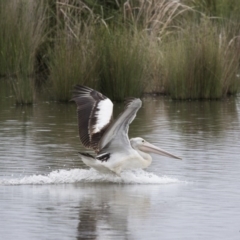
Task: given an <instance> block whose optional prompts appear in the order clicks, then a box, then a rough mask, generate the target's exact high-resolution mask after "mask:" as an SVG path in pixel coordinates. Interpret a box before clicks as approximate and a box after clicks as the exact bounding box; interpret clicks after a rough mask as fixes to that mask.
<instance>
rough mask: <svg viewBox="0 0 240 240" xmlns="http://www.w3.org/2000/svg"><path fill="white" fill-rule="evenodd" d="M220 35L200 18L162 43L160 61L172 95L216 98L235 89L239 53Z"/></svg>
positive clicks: (175, 97)
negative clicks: (162, 51) (167, 41)
mask: <svg viewBox="0 0 240 240" xmlns="http://www.w3.org/2000/svg"><path fill="white" fill-rule="evenodd" d="M223 35H224V34H223V32H222V33H221V34H220V32H219V29H218V28H217V27H216V26H215V25H212V24H211V22H210V21H209V20H207V21H205V20H203V22H201V23H200V24H194V25H193V26H192V27H191V28H190V29H187V30H186V32H184V33H180V34H179V35H177V37H175V38H174V40H172V41H171V42H170V43H167V44H166V52H165V53H164V58H163V65H164V71H165V77H166V79H167V80H166V82H167V85H168V89H169V93H170V95H171V97H172V98H173V99H219V98H222V97H225V96H226V95H227V94H228V93H234V91H232V92H231V91H230V88H231V87H232V88H234V89H235V93H236V92H237V90H236V85H235V84H236V71H237V68H238V65H237V59H238V60H239V55H237V54H236V53H235V52H234V51H235V50H234V48H231V49H230V48H229V42H228V40H227V38H225V37H223ZM233 55H234V56H235V58H234V59H232V57H233ZM230 86H231V87H230Z"/></svg>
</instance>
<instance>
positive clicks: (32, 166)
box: [0, 96, 240, 240]
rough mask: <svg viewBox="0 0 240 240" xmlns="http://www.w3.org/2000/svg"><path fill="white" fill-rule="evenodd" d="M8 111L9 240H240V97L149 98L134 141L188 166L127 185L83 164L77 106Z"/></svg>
mask: <svg viewBox="0 0 240 240" xmlns="http://www.w3.org/2000/svg"><path fill="white" fill-rule="evenodd" d="M121 109H122V105H117V106H116V112H119V111H120V110H121ZM0 110H1V113H0V170H1V171H0V214H1V217H0V239H7V240H8V239H24V240H25V239H26V240H28V239H29V240H30V239H31V240H32V239H49V240H50V239H54V240H55V239H97V240H108V239H129V240H133V239H136V240H139V239H162V240H165V239H166V240H167V239H182V240H188V239H191V240H192V239H197V240H198V239H204V240H206V239H211V240H215V239H216V240H221V239H223V240H226V239H231V240H234V239H236V240H237V239H240V157H239V156H240V146H239V143H240V120H239V117H240V99H239V98H235V99H234V98H233V99H227V100H223V101H212V102H208V101H206V102H174V101H170V100H169V99H167V98H147V99H144V105H143V108H142V109H141V110H140V111H139V113H138V115H137V118H136V119H135V121H134V122H133V123H132V125H131V127H130V136H132V137H134V136H141V137H143V138H145V139H146V140H148V141H149V142H151V143H153V144H155V145H157V146H159V147H161V148H163V149H165V150H167V151H170V152H172V153H173V154H175V155H178V156H181V157H182V158H183V160H182V161H179V160H175V159H169V158H165V157H159V156H157V155H153V163H152V165H151V166H150V167H149V168H148V169H147V170H135V171H126V172H124V173H122V177H121V178H120V177H117V176H111V175H104V174H100V173H98V172H97V171H95V170H93V169H88V168H87V167H85V166H84V165H83V164H82V162H81V161H80V160H79V157H78V155H77V152H78V151H79V150H81V151H82V150H84V149H83V148H82V147H81V146H80V144H79V140H78V135H77V124H76V109H75V105H74V104H72V105H67V104H57V103H49V102H41V103H39V104H37V105H34V107H16V106H14V104H13V102H12V99H11V98H6V97H4V96H2V97H1V99H0Z"/></svg>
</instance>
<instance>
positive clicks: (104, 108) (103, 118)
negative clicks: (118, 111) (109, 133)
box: [93, 98, 113, 133]
mask: <svg viewBox="0 0 240 240" xmlns="http://www.w3.org/2000/svg"><path fill="white" fill-rule="evenodd" d="M97 109H98V111H96V112H95V117H96V118H97V122H96V125H95V126H93V133H98V132H100V131H101V129H102V128H103V127H105V126H106V125H107V124H108V123H109V122H110V119H111V117H112V112H113V103H112V102H111V100H109V99H108V98H107V99H104V100H102V101H100V102H99V103H98V106H97Z"/></svg>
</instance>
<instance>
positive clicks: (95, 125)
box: [71, 85, 181, 175]
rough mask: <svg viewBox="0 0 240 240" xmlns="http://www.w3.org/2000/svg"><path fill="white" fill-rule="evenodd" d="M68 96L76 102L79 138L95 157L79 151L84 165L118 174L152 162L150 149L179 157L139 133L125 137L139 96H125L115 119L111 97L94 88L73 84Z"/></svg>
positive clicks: (143, 166)
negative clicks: (126, 97)
mask: <svg viewBox="0 0 240 240" xmlns="http://www.w3.org/2000/svg"><path fill="white" fill-rule="evenodd" d="M71 100H73V101H75V102H76V104H77V114H78V129H79V137H80V141H81V142H82V144H83V145H84V146H85V147H86V148H90V149H93V150H94V151H95V153H96V156H95V157H94V156H92V155H90V154H89V153H79V154H80V155H81V158H82V161H83V162H84V163H85V164H86V165H87V166H89V167H92V168H95V169H96V170H98V171H100V172H104V173H109V172H111V173H116V174H117V175H120V173H121V171H122V170H124V169H134V168H147V167H148V166H149V165H150V164H151V162H152V158H151V156H150V155H149V154H148V153H151V152H152V153H157V154H160V155H163V156H167V157H172V158H176V159H181V158H179V157H177V156H174V155H173V154H171V153H168V152H166V151H164V150H162V149H160V148H158V147H156V146H154V145H152V144H150V143H149V142H147V141H145V140H144V139H142V138H140V137H136V138H132V139H130V140H129V138H128V128H129V124H130V123H131V122H132V121H133V119H134V118H135V117H136V113H137V111H138V109H139V108H140V107H141V106H142V101H141V100H140V99H138V98H129V99H127V101H126V103H125V108H124V110H123V112H122V113H120V114H119V116H118V117H117V118H116V119H115V120H113V117H112V114H113V103H112V101H111V100H110V99H109V98H107V97H106V96H104V95H103V94H101V93H100V92H98V91H96V90H93V89H91V88H89V87H86V86H80V85H76V86H75V87H74V91H73V98H72V99H71Z"/></svg>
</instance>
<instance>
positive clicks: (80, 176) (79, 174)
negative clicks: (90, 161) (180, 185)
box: [0, 169, 179, 185]
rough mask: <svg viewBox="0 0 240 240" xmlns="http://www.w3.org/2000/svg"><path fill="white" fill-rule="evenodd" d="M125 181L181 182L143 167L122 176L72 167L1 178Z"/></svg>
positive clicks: (14, 180) (11, 181) (1, 182)
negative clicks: (20, 176)
mask: <svg viewBox="0 0 240 240" xmlns="http://www.w3.org/2000/svg"><path fill="white" fill-rule="evenodd" d="M77 182H84V183H86V182H93V183H125V184H167V183H176V182H179V180H178V179H175V178H170V177H167V176H162V177H159V176H157V175H155V174H153V173H150V172H146V171H144V170H142V169H138V170H134V171H125V172H122V173H121V177H118V176H115V175H111V174H102V173H99V172H97V171H96V170H94V169H71V170H57V171H52V172H51V173H49V174H48V175H31V176H25V177H23V178H12V179H0V185H26V184H37V185H39V184H60V183H77Z"/></svg>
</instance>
